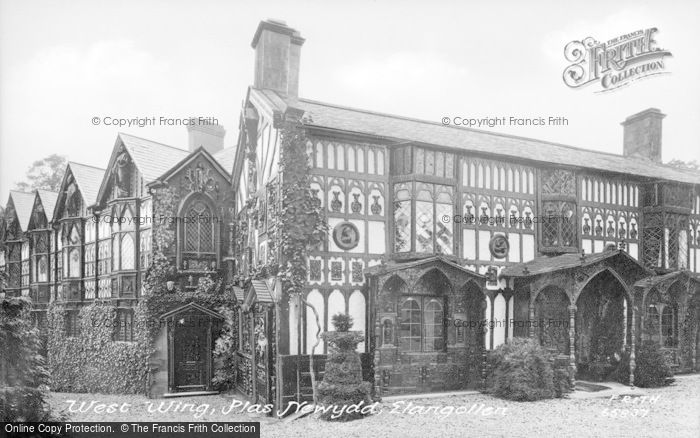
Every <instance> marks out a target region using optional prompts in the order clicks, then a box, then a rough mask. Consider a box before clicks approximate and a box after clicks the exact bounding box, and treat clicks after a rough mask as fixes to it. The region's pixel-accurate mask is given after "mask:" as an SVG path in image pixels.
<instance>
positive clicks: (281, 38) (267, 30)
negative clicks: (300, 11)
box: [251, 19, 304, 97]
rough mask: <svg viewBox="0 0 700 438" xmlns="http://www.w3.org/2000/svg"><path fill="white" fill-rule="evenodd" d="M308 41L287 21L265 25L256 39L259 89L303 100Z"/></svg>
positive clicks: (256, 77) (260, 27)
mask: <svg viewBox="0 0 700 438" xmlns="http://www.w3.org/2000/svg"><path fill="white" fill-rule="evenodd" d="M303 44H304V38H302V37H301V34H299V32H298V31H296V30H294V29H292V28H291V27H289V26H287V24H286V23H285V22H284V21H281V20H272V19H267V20H265V21H261V22H260V24H259V25H258V29H257V30H256V31H255V36H253V43H252V44H251V45H252V46H253V49H255V82H254V84H253V86H254V87H255V88H267V89H271V90H275V91H277V92H279V93H281V94H283V95H285V96H288V97H298V96H299V59H300V57H301V46H302V45H303Z"/></svg>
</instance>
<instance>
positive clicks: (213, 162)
mask: <svg viewBox="0 0 700 438" xmlns="http://www.w3.org/2000/svg"><path fill="white" fill-rule="evenodd" d="M200 155H201V156H203V157H204V158H205V159H206V160H207V161H209V163H211V165H212V166H213V167H214V168H215V169H217V170H218V171H219V173H220V174H221V176H223V177H224V178H225V179H226V181H229V180H230V178H231V174H230V173H229V170H227V168H225V167H223V166H222V165H221V163H220V162H219V161H218V160H216V159H215V158H214V156H213V155H212V154H210V153H209V151H207V150H206V149H204V147H201V146H200V147H199V148H197V149H196V150H195V151H193V152H190V153H189V154H188V155H187V156H186V157H185V158H184V159H183V160H181V161H180V162H179V163H177V164H175V165H173V166H171V167H170V168H169V169H168V170H167V171H166V172H165V173H164V174H162V175H159V176H158V178H157V179H156V180H154V181H166V180H167V179H168V178H170V176H172V175H174V174H175V173H177V172H178V171H179V170H180V169H182V168H183V167H184V166H186V165H188V164H189V163H191V162H192V161H193V160H194V159H195V158H197V157H198V156H200ZM151 182H153V181H151Z"/></svg>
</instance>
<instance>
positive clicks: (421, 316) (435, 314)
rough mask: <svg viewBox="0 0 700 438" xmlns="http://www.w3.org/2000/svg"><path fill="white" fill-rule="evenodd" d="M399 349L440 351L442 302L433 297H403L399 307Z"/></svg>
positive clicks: (442, 346) (443, 318) (442, 320)
mask: <svg viewBox="0 0 700 438" xmlns="http://www.w3.org/2000/svg"><path fill="white" fill-rule="evenodd" d="M399 312H400V313H399V348H400V350H401V351H405V352H419V351H424V352H431V351H442V350H443V349H444V346H445V317H444V301H443V300H442V299H440V298H438V297H433V296H411V297H403V298H402V299H401V302H400V306H399Z"/></svg>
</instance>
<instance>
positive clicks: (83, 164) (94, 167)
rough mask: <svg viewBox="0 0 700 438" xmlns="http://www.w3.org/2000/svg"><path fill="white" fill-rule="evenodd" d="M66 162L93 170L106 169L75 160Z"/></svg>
mask: <svg viewBox="0 0 700 438" xmlns="http://www.w3.org/2000/svg"><path fill="white" fill-rule="evenodd" d="M67 164H77V165H78V166H83V167H91V168H93V169H95V170H102V171H104V170H107V169H103V168H102V167H97V166H93V165H92V164H85V163H79V162H77V161H68V163H67Z"/></svg>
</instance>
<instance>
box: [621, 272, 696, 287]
mask: <svg viewBox="0 0 700 438" xmlns="http://www.w3.org/2000/svg"><path fill="white" fill-rule="evenodd" d="M681 278H685V279H687V280H691V281H693V282H694V283H700V274H695V273H693V272H690V271H675V272H670V273H668V274H664V275H654V276H652V277H647V278H643V279H641V280H639V281H638V282H636V283H634V285H635V286H636V287H641V288H643V289H647V288H650V287H653V286H656V285H658V284H660V283H664V282H667V281H675V280H678V279H681Z"/></svg>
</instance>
